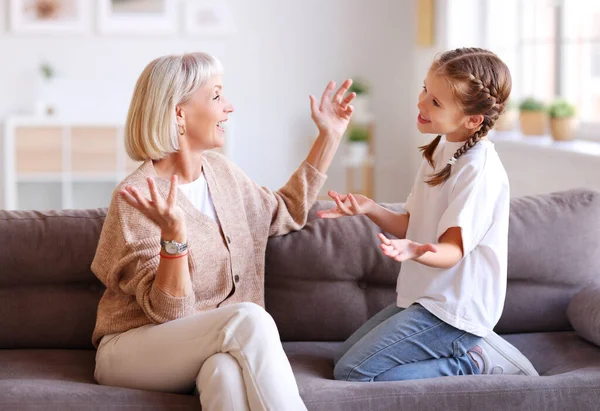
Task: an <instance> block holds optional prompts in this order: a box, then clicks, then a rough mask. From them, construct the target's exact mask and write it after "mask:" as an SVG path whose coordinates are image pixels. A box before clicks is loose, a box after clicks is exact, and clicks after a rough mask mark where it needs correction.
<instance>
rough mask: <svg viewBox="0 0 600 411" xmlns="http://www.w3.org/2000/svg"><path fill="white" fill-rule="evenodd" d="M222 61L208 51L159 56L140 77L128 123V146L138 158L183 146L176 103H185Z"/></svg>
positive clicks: (153, 156) (218, 70) (156, 157)
mask: <svg viewBox="0 0 600 411" xmlns="http://www.w3.org/2000/svg"><path fill="white" fill-rule="evenodd" d="M222 71H223V69H222V66H221V63H220V62H219V60H217V59H216V58H215V57H213V56H210V55H208V54H205V53H188V54H184V55H180V56H163V57H159V58H157V59H155V60H153V61H152V62H150V64H148V65H147V66H146V68H145V69H144V71H143V72H142V74H141V75H140V78H139V79H138V81H137V83H136V85H135V90H134V91H133V97H132V98H131V104H130V105H129V112H128V113H127V121H126V123H125V150H127V154H128V155H129V157H131V158H132V159H133V160H135V161H145V160H148V159H152V160H159V159H161V158H164V157H166V156H167V155H168V154H170V153H173V152H175V151H177V150H179V141H178V133H177V120H176V111H175V109H176V107H177V106H178V105H179V104H183V103H185V102H186V101H187V100H188V99H189V98H190V97H191V95H192V94H193V93H194V92H195V91H196V90H198V89H199V88H200V87H202V86H203V85H204V84H206V82H207V81H208V79H209V78H211V77H212V76H213V75H216V74H221V73H222Z"/></svg>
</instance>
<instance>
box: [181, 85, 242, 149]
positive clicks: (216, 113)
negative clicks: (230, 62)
mask: <svg viewBox="0 0 600 411" xmlns="http://www.w3.org/2000/svg"><path fill="white" fill-rule="evenodd" d="M231 112H233V106H232V105H231V103H230V102H229V101H227V99H226V98H225V96H224V95H223V85H222V81H221V76H213V77H211V78H210V79H209V80H208V81H207V82H206V84H205V85H204V86H202V87H201V88H199V89H198V90H197V91H196V92H195V93H194V94H193V95H192V96H191V98H190V99H189V100H188V101H186V102H185V103H184V104H181V105H180V106H179V107H178V116H179V118H178V120H179V123H180V124H184V125H185V129H186V132H185V136H184V137H185V138H187V140H188V143H189V146H190V147H193V148H197V149H200V150H210V149H212V148H216V147H222V146H223V144H224V133H225V130H224V128H223V123H224V122H225V121H227V116H228V115H229V113H231Z"/></svg>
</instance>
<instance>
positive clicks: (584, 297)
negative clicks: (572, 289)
mask: <svg viewBox="0 0 600 411" xmlns="http://www.w3.org/2000/svg"><path fill="white" fill-rule="evenodd" d="M599 272H600V270H599ZM567 316H568V317H569V320H570V321H571V324H572V325H573V328H575V331H577V334H579V335H580V336H581V337H583V338H585V339H586V340H588V341H590V342H592V343H594V344H596V345H597V346H600V282H594V283H592V284H590V285H588V286H587V287H585V288H584V289H583V290H581V291H580V292H579V293H577V295H576V296H575V297H573V300H571V303H570V304H569V307H568V308H567Z"/></svg>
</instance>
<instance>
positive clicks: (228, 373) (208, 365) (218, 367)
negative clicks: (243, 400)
mask: <svg viewBox="0 0 600 411" xmlns="http://www.w3.org/2000/svg"><path fill="white" fill-rule="evenodd" d="M237 374H241V369H240V366H239V364H238V362H237V360H236V359H235V358H233V357H232V356H231V355H230V354H227V353H217V354H213V355H211V356H210V357H208V358H207V359H206V361H204V364H202V367H201V368H200V374H199V375H198V382H202V381H208V380H209V379H214V378H220V379H227V378H230V377H232V376H235V375H237Z"/></svg>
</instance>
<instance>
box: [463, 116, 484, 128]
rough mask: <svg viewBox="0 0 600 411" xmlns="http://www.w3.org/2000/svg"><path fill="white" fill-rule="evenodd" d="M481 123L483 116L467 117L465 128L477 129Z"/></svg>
mask: <svg viewBox="0 0 600 411" xmlns="http://www.w3.org/2000/svg"><path fill="white" fill-rule="evenodd" d="M481 123H483V115H481V114H477V115H475V116H469V117H468V118H467V121H466V122H465V128H467V129H469V130H475V129H479V127H480V126H481Z"/></svg>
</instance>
